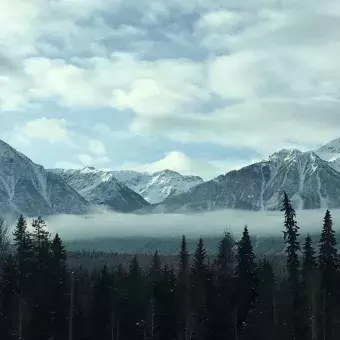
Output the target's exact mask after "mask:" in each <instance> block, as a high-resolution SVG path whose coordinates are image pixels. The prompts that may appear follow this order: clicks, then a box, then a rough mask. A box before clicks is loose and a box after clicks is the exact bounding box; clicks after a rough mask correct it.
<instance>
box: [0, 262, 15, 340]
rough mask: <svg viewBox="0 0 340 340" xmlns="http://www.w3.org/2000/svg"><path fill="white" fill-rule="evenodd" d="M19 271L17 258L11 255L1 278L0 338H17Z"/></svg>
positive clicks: (10, 339) (9, 339)
mask: <svg viewBox="0 0 340 340" xmlns="http://www.w3.org/2000/svg"><path fill="white" fill-rule="evenodd" d="M18 288H19V287H18V272H17V265H16V262H15V259H14V258H13V257H12V256H9V257H8V258H7V260H6V262H5V264H4V266H3V271H2V277H1V280H0V339H1V340H14V339H17V331H18V330H17V328H16V321H17V318H16V315H17V312H18V311H17V308H16V307H17V294H18Z"/></svg>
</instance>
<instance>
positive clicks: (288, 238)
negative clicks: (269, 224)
mask: <svg viewBox="0 0 340 340" xmlns="http://www.w3.org/2000/svg"><path fill="white" fill-rule="evenodd" d="M281 211H284V213H285V221H284V226H285V230H284V232H283V236H284V241H285V243H286V254H287V269H288V274H289V280H290V282H291V285H292V289H293V291H294V292H295V293H296V290H297V287H298V286H299V268H300V262H299V251H300V242H299V239H298V238H299V236H300V234H299V229H300V228H299V227H298V225H297V222H296V213H295V210H294V208H293V207H292V204H291V201H290V200H289V198H288V196H287V193H286V192H284V199H283V208H282V209H281Z"/></svg>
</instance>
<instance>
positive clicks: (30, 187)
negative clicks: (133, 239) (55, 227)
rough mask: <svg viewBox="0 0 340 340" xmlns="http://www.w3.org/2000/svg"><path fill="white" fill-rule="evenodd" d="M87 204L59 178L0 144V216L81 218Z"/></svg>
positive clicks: (8, 146) (2, 143)
mask: <svg viewBox="0 0 340 340" xmlns="http://www.w3.org/2000/svg"><path fill="white" fill-rule="evenodd" d="M88 208H89V203H88V202H87V201H86V200H85V199H84V198H83V197H81V196H80V195H79V194H78V193H77V192H76V191H75V190H74V189H73V188H71V187H70V186H69V185H67V184H66V183H65V182H64V181H62V180H61V179H60V178H59V177H58V176H56V175H54V174H52V173H49V172H47V171H46V170H45V169H44V168H43V167H42V166H41V165H37V164H35V163H33V162H32V161H31V160H30V159H29V158H28V157H26V156H25V155H23V154H22V153H20V152H18V151H17V150H15V149H14V148H12V147H11V146H10V145H8V144H7V143H5V142H3V141H2V140H0V214H2V215H7V214H9V215H19V214H23V215H25V216H37V215H41V216H44V215H49V214H58V213H72V214H82V213H85V212H86V211H87V210H88Z"/></svg>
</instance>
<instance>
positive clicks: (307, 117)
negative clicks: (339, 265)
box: [0, 0, 340, 167]
mask: <svg viewBox="0 0 340 340" xmlns="http://www.w3.org/2000/svg"><path fill="white" fill-rule="evenodd" d="M136 6H137V5H136V4H135V3H133V2H130V1H127V2H122V1H119V0H117V1H116V0H99V1H94V0H72V1H66V0H63V1H58V2H46V1H43V0H30V1H27V0H11V1H10V0H5V1H1V2H0V41H1V43H0V47H1V53H2V54H4V56H2V54H1V56H0V57H1V59H0V63H1V66H0V87H1V91H0V92H1V93H0V109H1V110H2V111H16V110H18V109H26V108H27V107H30V105H42V107H45V106H44V105H45V102H53V103H55V104H57V105H58V106H60V107H61V108H62V109H64V110H72V109H74V108H90V109H98V108H103V107H104V108H116V109H120V110H122V111H123V112H122V114H124V113H125V110H127V111H129V112H132V114H133V121H132V123H131V125H130V126H129V129H127V131H126V133H127V134H132V133H138V134H140V135H153V136H162V137H167V138H170V139H173V140H176V141H184V142H190V143H196V142H207V143H216V144H221V145H226V146H237V147H242V146H244V147H251V148H255V149H257V150H258V151H259V152H261V153H264V154H267V153H270V152H273V151H275V150H276V149H278V148H281V147H285V146H299V147H302V148H304V147H307V146H309V145H310V144H319V143H323V142H326V141H328V140H330V139H332V138H336V137H338V136H339V132H338V131H337V129H336V126H338V124H339V123H340V115H339V113H338V106H339V92H340V80H339V79H340V64H339V63H338V60H337V57H338V55H339V54H340V43H339V42H338V37H339V36H340V20H339V19H340V9H339V8H340V7H339V4H338V2H337V1H334V0H325V1H322V2H320V1H316V0H311V1H307V0H302V1H299V2H297V1H287V2H284V3H282V2H276V1H270V0H259V1H256V2H254V1H250V0H246V1H242V3H240V2H239V1H236V0H228V1H216V2H213V3H212V2H207V1H203V0H192V1H187V2H183V1H173V2H170V3H169V2H165V1H163V2H159V1H141V2H140V3H138V6H140V7H137V9H136V8H135V7H136ZM132 8H133V10H135V11H138V10H139V9H141V8H143V13H142V14H141V22H142V24H140V22H137V21H135V22H134V24H132V23H133V20H127V23H126V24H125V25H119V23H118V22H117V23H116V22H110V21H105V20H104V16H103V13H104V12H105V14H112V15H116V14H118V16H119V14H120V13H122V14H123V13H125V14H126V13H128V12H129V10H131V9H132ZM120 11H122V12H120ZM175 12H176V13H179V14H178V15H177V14H176V16H175V18H176V20H175V21H176V22H174V23H173V24H171V25H170V24H169V25H168V24H167V25H165V24H164V23H165V22H166V23H168V21H171V19H173V16H172V15H173V13H175ZM182 16H183V18H184V19H185V20H187V19H188V18H193V17H196V18H197V21H196V23H192V22H189V23H186V25H184V22H180V20H181V18H182ZM124 18H125V17H124ZM131 18H132V17H131ZM131 18H130V19H131ZM188 20H189V19H188ZM177 21H178V22H177ZM85 23H86V24H85ZM160 23H163V24H164V26H160ZM155 25H158V26H157V30H156V31H157V32H158V33H159V36H158V37H157V38H155V36H153V35H151V34H149V35H148V34H147V33H148V30H149V29H150V28H153V27H154V26H155ZM189 28H190V29H189ZM180 29H182V30H185V29H186V32H184V33H185V34H183V35H182V34H181V32H178V31H179V30H180ZM191 29H193V32H192V31H191ZM149 33H150V32H149ZM177 33H178V34H177ZM126 36H128V37H130V38H131V39H121V38H122V37H126ZM162 36H164V37H167V39H168V38H169V37H174V36H178V37H179V39H177V43H178V41H180V46H181V50H180V51H177V52H178V54H179V55H181V53H183V55H185V56H186V58H177V59H175V58H174V56H173V55H172V54H171V52H172V51H171V49H172V45H171V47H170V48H169V51H168V52H167V51H157V48H158V46H164V45H158V43H159V41H158V40H161V37H162ZM182 36H184V37H185V38H183V39H182V38H181V37H182ZM51 38H53V39H54V40H53V39H51ZM132 38H133V39H136V40H135V41H134V43H135V44H134V45H133V46H134V47H135V48H136V46H140V50H139V52H136V49H135V50H133V49H131V46H132V45H131V46H130V45H129V44H130V42H131V41H133V39H132ZM110 39H111V40H112V41H114V42H116V41H118V40H119V39H121V40H122V41H121V45H119V44H118V45H117V46H116V45H114V43H112V45H111V42H110V43H108V41H110ZM166 41H168V40H166ZM138 43H139V45H138ZM163 44H164V41H163ZM169 44H170V41H169ZM145 46H146V47H145ZM150 46H151V47H153V48H154V49H155V51H157V52H163V54H162V56H163V57H162V58H160V57H157V58H155V60H152V56H150V55H148V58H145V51H147V50H148V49H150V48H149V47H150ZM150 50H152V49H150ZM202 50H203V52H204V53H199V52H202ZM122 51H125V52H122ZM189 51H191V57H190V56H189V54H190V53H189ZM196 52H197V55H196ZM166 53H169V58H167V59H165V58H164V56H166ZM207 55H208V57H207ZM202 58H204V60H203V59H202ZM2 60H5V61H6V62H2ZM8 61H11V64H12V65H9V64H8ZM7 64H8V65H7ZM3 65H5V66H3ZM216 98H217V99H218V100H217V103H218V105H216V106H217V107H218V108H216V107H215V106H214V99H216ZM223 105H224V107H223ZM70 112H71V111H70ZM70 114H72V113H70ZM113 114H114V113H113ZM35 131H36V130H35ZM51 131H52V132H53V133H52V134H51V136H46V135H45V136H44V133H45V132H44V131H42V132H41V134H40V135H41V137H39V138H45V139H47V138H48V139H47V140H50V141H57V140H60V139H62V138H63V136H62V132H61V130H51ZM314 131H317V132H318V133H317V134H316V133H315V134H314V133H311V132H314ZM30 133H32V132H30ZM34 135H35V132H33V135H31V137H32V136H34ZM123 135H124V133H123V132H122V136H123ZM31 137H30V138H31ZM64 137H65V136H64ZM32 138H37V137H32ZM87 142H88V141H87V140H86V143H87ZM98 150H99V149H97V151H98ZM87 152H88V150H86V151H84V154H85V155H87ZM100 152H101V151H100ZM89 157H90V156H89ZM82 158H83V161H85V159H86V157H85V156H84V157H83V156H82ZM87 161H88V162H89V161H91V159H87ZM202 167H203V165H202Z"/></svg>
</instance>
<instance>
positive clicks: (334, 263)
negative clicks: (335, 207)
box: [318, 210, 339, 340]
mask: <svg viewBox="0 0 340 340" xmlns="http://www.w3.org/2000/svg"><path fill="white" fill-rule="evenodd" d="M336 244H337V243H336V239H335V236H334V230H333V221H332V217H331V214H330V211H329V210H327V211H326V215H325V217H324V224H323V228H322V231H321V236H320V242H319V257H318V259H319V269H320V284H321V302H320V303H321V310H322V324H323V334H322V335H323V338H324V340H329V339H334V333H335V329H334V318H335V308H336V303H335V302H336V301H335V298H336V291H337V289H338V284H339V274H338V254H337V249H336Z"/></svg>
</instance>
